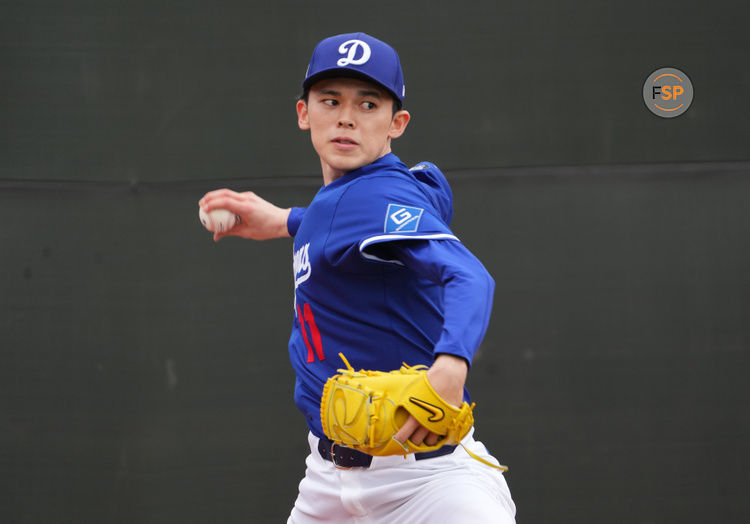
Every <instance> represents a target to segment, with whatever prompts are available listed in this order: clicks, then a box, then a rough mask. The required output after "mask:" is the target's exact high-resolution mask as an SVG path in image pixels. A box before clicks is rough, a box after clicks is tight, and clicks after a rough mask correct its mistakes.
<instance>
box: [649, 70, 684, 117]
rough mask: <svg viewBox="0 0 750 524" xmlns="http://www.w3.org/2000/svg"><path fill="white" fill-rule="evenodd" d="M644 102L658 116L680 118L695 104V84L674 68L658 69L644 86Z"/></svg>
mask: <svg viewBox="0 0 750 524" xmlns="http://www.w3.org/2000/svg"><path fill="white" fill-rule="evenodd" d="M643 101H644V102H645V104H646V107H648V108H649V110H650V111H651V112H652V113H653V114H655V115H656V116H660V117H662V118H674V117H676V116H680V115H681V114H682V113H684V112H685V111H687V109H688V108H689V107H690V104H691V103H692V102H693V83H692V82H691V81H690V79H689V78H688V76H687V75H686V74H685V73H683V72H682V71H680V70H679V69H675V68H674V67H663V68H661V69H657V70H656V71H654V72H653V73H651V74H650V75H649V77H648V78H647V79H646V82H645V83H644V84H643Z"/></svg>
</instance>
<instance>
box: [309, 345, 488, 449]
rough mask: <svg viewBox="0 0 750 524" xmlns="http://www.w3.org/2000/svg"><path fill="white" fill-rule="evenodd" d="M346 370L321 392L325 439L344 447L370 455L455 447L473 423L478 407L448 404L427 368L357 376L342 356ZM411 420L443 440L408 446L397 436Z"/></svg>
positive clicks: (357, 372) (370, 372)
mask: <svg viewBox="0 0 750 524" xmlns="http://www.w3.org/2000/svg"><path fill="white" fill-rule="evenodd" d="M339 356H340V357H341V359H342V360H343V361H344V363H345V364H346V367H347V369H339V370H338V371H339V374H338V375H334V376H333V377H331V378H329V379H328V381H327V382H326V384H325V387H324V388H323V398H322V402H321V405H320V418H321V421H322V423H323V431H324V432H325V434H326V436H327V437H328V438H329V439H331V440H333V441H334V442H336V443H337V444H339V445H341V446H346V447H349V448H354V449H358V450H359V451H363V452H365V453H368V454H370V455H378V456H383V455H406V454H407V453H412V452H424V451H434V450H436V449H438V448H440V447H442V446H443V445H445V444H457V443H459V442H460V441H461V439H462V438H464V437H465V436H466V434H467V433H468V432H469V430H470V429H471V427H472V425H473V424H474V416H473V414H472V410H473V409H474V404H472V405H469V404H467V403H466V402H464V403H462V404H461V406H460V407H455V406H452V405H450V404H448V403H447V402H446V401H444V400H443V399H442V398H440V395H438V394H437V393H435V390H434V389H432V386H431V385H430V383H429V382H428V381H427V367H426V366H421V365H419V366H409V365H407V364H406V363H404V365H403V366H402V367H401V369H398V370H395V371H390V372H383V371H365V370H364V369H363V370H360V371H354V368H352V367H351V365H350V364H349V362H348V361H347V360H346V358H344V355H342V354H340V353H339ZM409 415H413V416H414V418H416V419H417V420H418V421H419V423H420V424H422V425H423V426H424V427H426V428H427V429H429V430H430V431H432V432H433V433H435V434H437V435H440V438H439V440H438V442H437V443H436V444H434V445H432V446H430V445H427V444H424V443H422V444H419V445H417V444H414V443H412V442H411V441H408V440H407V441H406V442H405V443H404V444H401V443H400V442H398V441H397V440H396V439H394V438H393V437H394V435H395V434H396V432H397V431H398V430H399V428H401V426H403V425H404V423H405V422H406V420H407V419H408V418H409Z"/></svg>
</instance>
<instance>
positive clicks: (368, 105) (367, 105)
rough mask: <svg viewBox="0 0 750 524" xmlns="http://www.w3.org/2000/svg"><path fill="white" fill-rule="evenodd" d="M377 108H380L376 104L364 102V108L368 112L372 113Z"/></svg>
mask: <svg viewBox="0 0 750 524" xmlns="http://www.w3.org/2000/svg"><path fill="white" fill-rule="evenodd" d="M376 107H378V106H377V104H376V103H375V102H362V108H363V109H366V110H367V111H372V110H373V109H375V108H376Z"/></svg>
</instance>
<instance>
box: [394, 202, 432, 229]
mask: <svg viewBox="0 0 750 524" xmlns="http://www.w3.org/2000/svg"><path fill="white" fill-rule="evenodd" d="M422 213H424V209H421V208H419V207H410V206H402V205H400V204H388V210H387V211H386V212H385V232H386V233H413V232H415V231H417V228H418V227H419V220H420V219H421V218H422Z"/></svg>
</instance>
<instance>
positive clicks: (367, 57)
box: [302, 33, 406, 104]
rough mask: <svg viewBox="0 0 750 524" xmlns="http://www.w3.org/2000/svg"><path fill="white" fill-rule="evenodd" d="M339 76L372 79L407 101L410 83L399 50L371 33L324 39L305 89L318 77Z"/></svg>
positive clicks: (314, 58)
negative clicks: (406, 80)
mask: <svg viewBox="0 0 750 524" xmlns="http://www.w3.org/2000/svg"><path fill="white" fill-rule="evenodd" d="M335 76H353V77H360V78H364V79H365V80H370V81H372V82H375V83H376V84H379V85H381V86H382V87H384V88H385V89H386V90H387V91H388V92H390V93H391V94H392V95H393V96H394V97H395V98H396V99H397V100H399V102H401V103H402V104H403V103H404V96H405V95H406V86H405V85H404V73H403V71H402V70H401V61H400V60H399V58H398V53H396V50H395V49H393V48H392V47H391V46H389V45H388V44H386V43H385V42H382V41H380V40H378V39H377V38H373V37H372V36H370V35H368V34H365V33H346V34H343V35H336V36H332V37H329V38H326V39H325V40H322V41H320V42H319V43H318V45H317V46H315V50H314V51H313V55H312V58H311V59H310V65H309V66H308V67H307V73H306V74H305V81H304V82H302V88H303V89H304V91H305V92H307V90H308V89H310V86H311V85H313V84H314V83H315V82H317V81H318V80H322V79H323V78H330V77H335Z"/></svg>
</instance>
